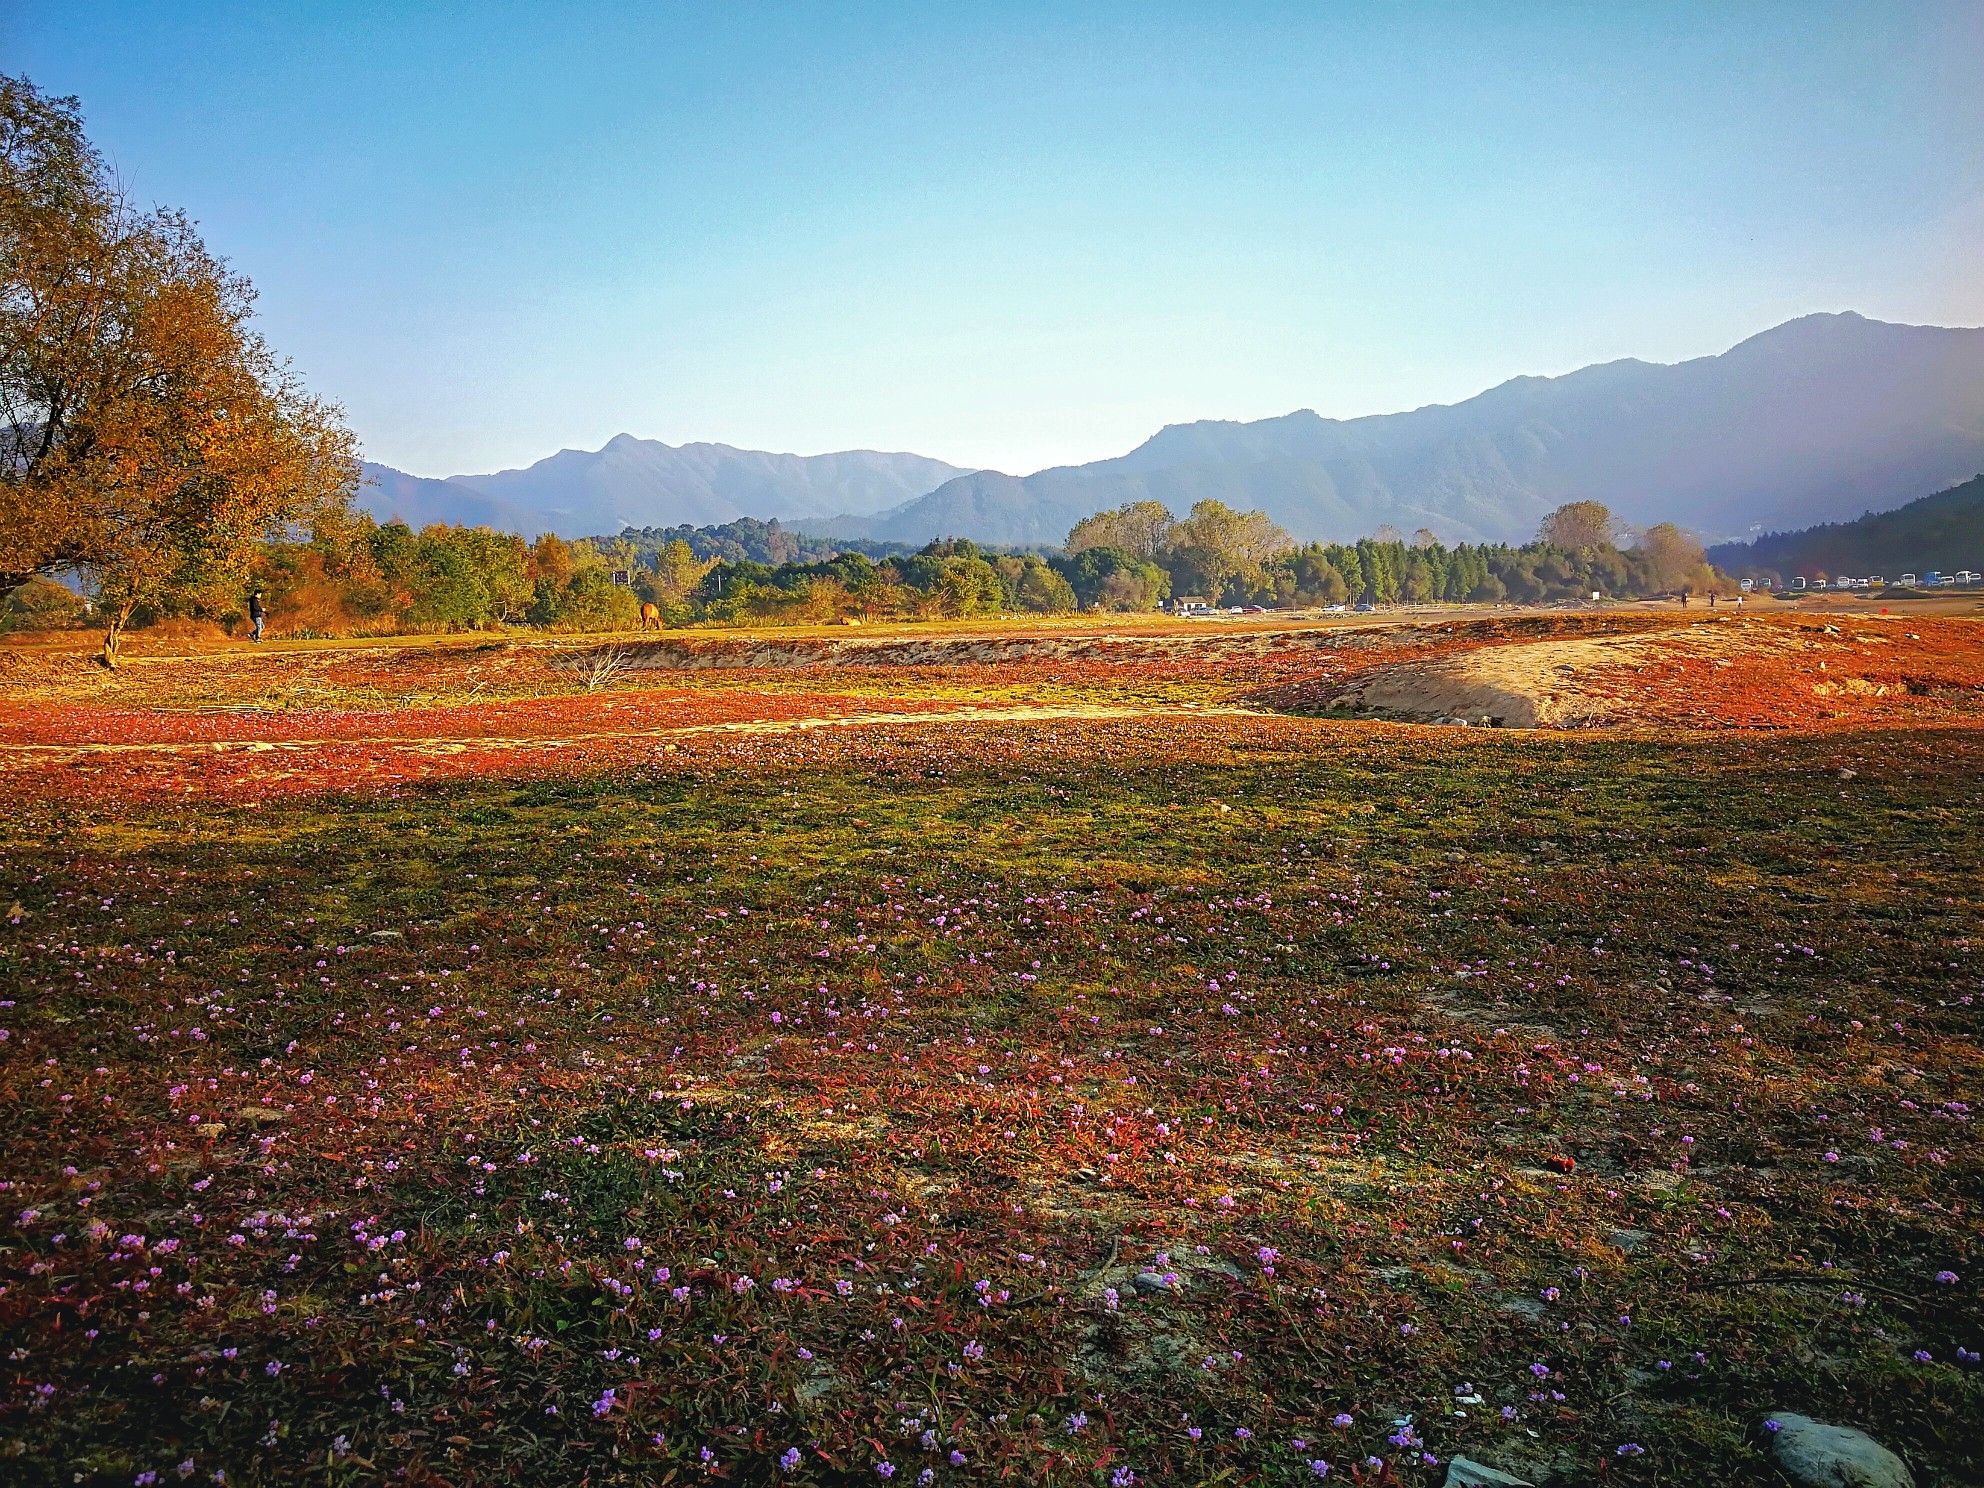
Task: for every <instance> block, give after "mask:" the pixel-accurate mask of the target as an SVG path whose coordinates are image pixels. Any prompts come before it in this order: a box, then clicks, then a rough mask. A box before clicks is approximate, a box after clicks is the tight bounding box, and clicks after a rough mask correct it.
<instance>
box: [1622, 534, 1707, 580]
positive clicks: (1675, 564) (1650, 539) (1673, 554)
mask: <svg viewBox="0 0 1984 1488" xmlns="http://www.w3.org/2000/svg"><path fill="white" fill-rule="evenodd" d="M1640 552H1641V553H1642V554H1643V555H1644V556H1645V559H1646V564H1647V572H1648V576H1649V578H1650V580H1651V582H1652V584H1653V587H1654V588H1655V589H1663V590H1665V589H1696V588H1707V587H1709V586H1710V585H1712V584H1713V583H1714V579H1715V576H1714V574H1713V573H1712V572H1711V571H1710V569H1709V566H1708V556H1707V554H1706V553H1704V552H1703V551H1702V545H1701V542H1700V541H1699V540H1698V539H1697V538H1696V537H1695V536H1694V535H1693V534H1692V533H1688V532H1683V531H1682V530H1681V529H1680V528H1679V527H1676V526H1675V525H1674V524H1673V523H1672V522H1661V523H1658V524H1656V525H1655V526H1652V527H1649V528H1647V530H1646V531H1645V532H1644V533H1642V534H1641V536H1640Z"/></svg>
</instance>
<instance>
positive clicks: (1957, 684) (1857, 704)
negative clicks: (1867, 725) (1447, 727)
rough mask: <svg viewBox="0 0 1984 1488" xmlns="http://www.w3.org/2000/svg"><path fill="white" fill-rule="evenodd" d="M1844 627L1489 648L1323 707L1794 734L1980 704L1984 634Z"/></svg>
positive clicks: (1928, 624)
mask: <svg viewBox="0 0 1984 1488" xmlns="http://www.w3.org/2000/svg"><path fill="white" fill-rule="evenodd" d="M1840 619H1841V621H1842V623H1841V624H1839V625H1835V624H1831V623H1829V622H1826V621H1821V620H1816V619H1815V620H1814V621H1810V622H1803V623H1800V622H1784V621H1776V620H1749V619H1744V620H1731V619H1715V620H1704V621H1700V622H1697V623H1695V624H1693V625H1690V626H1686V627H1682V628H1677V629H1671V630H1663V631H1658V632H1654V633H1649V634H1640V635H1623V636H1592V637H1580V638H1574V639H1564V640H1539V641H1533V642H1529V643H1527V644H1516V645H1500V646H1485V647H1481V648H1478V649H1474V650H1468V651H1463V652H1459V653H1457V654H1449V655H1444V656H1435V657H1429V658H1426V659H1422V660H1415V661H1409V662H1403V663H1400V664H1397V665H1391V666H1379V667H1376V668H1373V669H1371V670H1370V671H1367V672H1365V673H1363V674H1361V675H1359V676H1356V677H1354V678H1351V679H1348V680H1347V681H1346V683H1345V684H1344V685H1343V686H1342V687H1341V688H1339V689H1336V690H1335V691H1334V693H1333V695H1331V696H1330V697H1329V698H1328V699H1327V703H1328V705H1329V706H1330V707H1332V708H1335V709H1348V710H1357V711H1368V712H1374V713H1380V714H1385V715H1389V716H1392V717H1398V718H1407V719H1415V720H1423V721H1428V722H1455V723H1471V724H1492V725H1495V726H1498V727H1503V728H1594V727H1605V726H1616V725H1630V724H1636V723H1651V724H1674V723H1679V724H1687V725H1717V724H1720V725H1723V726H1751V727H1769V726H1773V725H1775V726H1790V725H1793V724H1806V723H1813V722H1823V721H1825V720H1826V719H1828V718H1836V717H1847V716H1851V717H1854V718H1856V719H1865V718H1866V717H1867V716H1868V710H1869V709H1870V708H1871V709H1872V711H1873V712H1874V713H1875V714H1879V713H1881V712H1886V711H1893V710H1895V709H1897V708H1899V709H1904V710H1906V711H1909V712H1918V711H1921V710H1923V709H1925V708H1926V709H1929V710H1932V711H1933V710H1938V709H1946V708H1950V707H1957V708H1964V707H1974V706H1975V705H1976V704H1977V703H1978V702H1979V701H1980V689H1984V628H1980V627H1978V626H1976V625H1974V624H1966V623H1965V622H1962V621H1955V622H1952V621H1923V622H1915V624H1914V625H1913V627H1912V628H1911V626H1910V624H1909V623H1908V622H1906V621H1903V620H1896V619H1883V618H1881V617H1874V616H1853V617H1847V616H1842V617H1840ZM1881 704H1887V705H1888V706H1887V707H1886V708H1883V707H1881V706H1879V705H1881Z"/></svg>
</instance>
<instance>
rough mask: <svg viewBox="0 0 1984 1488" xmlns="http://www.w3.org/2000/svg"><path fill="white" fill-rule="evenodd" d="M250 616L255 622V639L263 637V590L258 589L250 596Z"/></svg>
mask: <svg viewBox="0 0 1984 1488" xmlns="http://www.w3.org/2000/svg"><path fill="white" fill-rule="evenodd" d="M248 618H249V619H250V620H252V621H253V622H254V623H255V637H254V638H255V639H256V640H257V641H259V640H261V638H262V591H261V590H259V589H257V590H256V591H255V592H254V593H253V594H251V595H249V596H248Z"/></svg>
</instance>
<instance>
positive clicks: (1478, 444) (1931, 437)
mask: <svg viewBox="0 0 1984 1488" xmlns="http://www.w3.org/2000/svg"><path fill="white" fill-rule="evenodd" d="M1980 465H1984V330H1976V329H1949V328H1944V327H1939V326H1902V325H1891V324H1888V323H1886V322H1882V321H1874V320H1868V319H1866V318H1865V317H1863V316H1859V315H1854V314H1850V313H1847V314H1838V315H1810V316H1806V317H1804V318H1802V319H1799V320H1794V321H1790V322H1787V323H1786V324H1784V325H1781V326H1778V327H1776V328H1775V329H1773V330H1769V331H1765V332H1763V333H1761V334H1759V335H1756V336H1753V337H1751V338H1749V339H1748V340H1746V341H1743V342H1741V343H1740V344H1738V345H1737V346H1735V347H1732V348H1731V349H1730V350H1729V351H1726V352H1724V353H1722V354H1721V355H1719V356H1711V357H1700V358H1696V359H1695V360H1693V361H1687V362H1680V363H1676V364H1672V365H1666V364H1659V363H1650V362H1641V361H1634V360H1625V361H1617V362H1607V363H1603V364H1601V365H1597V366H1592V367H1586V368H1583V369H1582V370H1580V371H1576V372H1571V373H1568V374H1566V375H1564V376H1561V377H1518V378H1515V379H1514V380H1512V381H1510V382H1506V383H1503V384H1501V385H1500V386H1498V387H1494V388H1491V389H1489V390H1488V391H1487V392H1484V393H1481V394H1480V395H1478V396H1476V397H1473V398H1470V399H1468V400H1466V401H1465V402H1462V403H1456V404H1451V405H1434V406H1430V407H1426V408H1420V409H1416V410H1413V411H1412V412H1409V413H1393V414H1379V415H1374V416H1371V417H1367V418H1356V419H1341V420H1339V419H1326V418H1322V417H1320V416H1318V415H1317V414H1315V413H1313V412H1310V411H1308V410H1303V411H1301V412H1297V413H1291V414H1286V415H1283V416H1281V417H1279V418H1270V419H1262V420H1259V421H1258V422H1253V423H1232V422H1223V421H1204V422H1200V423H1192V424H1176V425H1171V426H1169V427H1167V428H1165V429H1162V430H1160V431H1159V432H1158V433H1157V434H1155V435H1153V436H1152V437H1151V438H1150V439H1148V440H1146V441H1145V442H1144V443H1143V444H1141V445H1139V446H1138V447H1137V448H1136V449H1134V450H1132V451H1130V452H1129V453H1128V454H1126V455H1122V456H1119V457H1117V458H1115V459H1110V460H1099V461H1096V462H1095V463H1093V464H1089V465H1078V466H1063V467H1058V468H1056V469H1051V470H1043V471H1040V472H1038V473H1037V474H1034V475H1030V476H1025V477H1014V476H1009V475H1001V474H998V473H996V472H990V471H980V472H976V473H972V474H967V475H961V476H959V477H957V478H956V479H954V480H952V481H950V482H948V483H946V484H945V485H943V486H940V487H938V488H937V489H936V490H935V491H932V492H931V493H930V494H929V495H927V496H923V497H921V498H919V499H917V500H915V501H911V502H908V503H906V504H905V505H903V506H901V507H898V508H896V509H894V510H892V511H887V512H883V513H880V514H878V515H875V516H872V517H867V518H862V517H859V516H853V515H849V516H844V517H840V518H837V519H835V520H834V521H831V522H819V521H805V520H802V521H800V522H797V523H795V524H794V525H796V526H798V527H801V528H803V529H804V530H806V531H809V532H813V533H817V534H820V535H823V536H832V535H839V536H847V537H857V536H858V537H867V538H875V539H883V540H893V541H899V542H922V541H927V540H928V539H930V538H933V537H940V536H958V537H970V538H973V539H975V540H977V541H980V542H993V543H1012V544H1027V543H1043V544H1049V543H1058V542H1059V541H1061V539H1062V538H1063V537H1064V536H1065V535H1066V533H1067V531H1068V529H1069V528H1070V527H1071V526H1073V525H1074V523H1075V522H1077V521H1079V520H1080V519H1081V518H1082V517H1084V516H1086V515H1088V514H1089V513H1090V512H1093V511H1097V510H1100V509H1102V508H1105V507H1112V506H1117V505H1120V504H1121V503H1122V502H1124V501H1131V500H1142V499H1156V500H1159V501H1162V502H1164V503H1165V504H1166V505H1167V506H1169V507H1171V509H1172V510H1173V511H1175V512H1178V513H1179V514H1180V515H1182V514H1183V513H1184V511H1185V509H1186V508H1188V507H1189V506H1190V505H1191V504H1192V503H1193V502H1194V501H1197V500H1200V499H1201V498H1204V497H1216V498H1218V499H1220V500H1223V501H1225V502H1227V503H1228V504H1229V505H1232V506H1238V507H1258V508H1260V509H1262V510H1264V511H1266V512H1267V513H1268V514H1269V515H1270V516H1271V517H1273V518H1274V519H1275V520H1276V521H1277V522H1279V523H1280V524H1281V525H1282V526H1283V527H1284V528H1286V529H1287V530H1288V532H1289V533H1290V534H1291V535H1293V536H1294V537H1296V538H1297V539H1301V540H1312V539H1313V540H1323V541H1349V540H1352V539H1354V538H1357V537H1359V536H1363V535H1367V534H1369V533H1370V532H1372V531H1373V530H1375V529H1376V528H1377V527H1378V526H1379V525H1380V524H1383V523H1390V524H1391V525H1393V526H1396V527H1398V528H1400V529H1402V530H1405V531H1411V530H1413V529H1415V528H1417V527H1420V526H1426V527H1430V528H1432V529H1433V531H1434V532H1435V533H1437V534H1438V535H1439V536H1440V537H1442V538H1443V539H1445V540H1447V541H1449V542H1453V541H1475V542H1479V541H1503V542H1519V541H1522V540H1525V539H1527V538H1530V537H1532V536H1534V534H1535V532H1536V527H1537V523H1538V522H1539V520H1540V519H1541V518H1542V516H1543V515H1544V514H1545V513H1546V512H1548V511H1549V510H1551V509H1552V508H1553V507H1555V506H1557V505H1559V504H1560V503H1562V502H1564V501H1568V500H1575V499H1582V498H1593V499H1596V500H1599V501H1603V502H1605V503H1606V504H1607V505H1608V506H1610V507H1612V508H1613V510H1614V511H1615V512H1616V513H1617V514H1618V515H1620V516H1621V517H1624V518H1625V519H1626V520H1628V521H1630V522H1635V523H1640V524H1650V523H1653V522H1661V521H1674V522H1678V523H1680V524H1682V525H1683V526H1687V527H1691V528H1694V529H1695V530H1697V531H1700V532H1702V533H1703V534H1704V535H1705V536H1707V537H1709V538H1710V539H1716V538H1732V537H1737V536H1740V535H1742V534H1744V533H1746V532H1748V531H1753V530H1756V529H1757V528H1760V527H1772V526H1776V527H1791V526H1806V525H1809V524H1811V523H1813V522H1819V521H1826V520H1831V519H1837V518H1844V517H1849V516H1852V515H1855V514H1857V513H1859V512H1861V511H1865V510H1868V509H1874V510H1880V509H1884V508H1887V507H1891V506H1894V505H1897V504H1899V503H1901V502H1904V501H1908V500H1911V499H1913V498H1914V497H1916V496H1919V495H1922V494H1925V493H1927V492H1930V491H1934V490H1937V489H1940V488H1941V487H1944V486H1948V485H1950V484H1952V483H1953V482H1955V481H1958V480H1961V479H1963V478H1964V477H1965V476H1967V475H1969V474H1970V473H1971V472H1973V471H1975V470H1977V469H1978V468H1979V467H1980Z"/></svg>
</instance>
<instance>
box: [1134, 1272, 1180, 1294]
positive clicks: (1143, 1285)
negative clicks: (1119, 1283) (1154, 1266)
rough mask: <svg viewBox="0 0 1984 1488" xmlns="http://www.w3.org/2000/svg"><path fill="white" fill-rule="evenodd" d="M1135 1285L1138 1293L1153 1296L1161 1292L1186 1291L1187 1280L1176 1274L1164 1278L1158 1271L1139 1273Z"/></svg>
mask: <svg viewBox="0 0 1984 1488" xmlns="http://www.w3.org/2000/svg"><path fill="white" fill-rule="evenodd" d="M1135 1285H1136V1288H1137V1290H1138V1291H1140V1292H1148V1293H1150V1294H1152V1295H1156V1294H1157V1293H1159V1292H1181V1291H1183V1290H1184V1289H1185V1278H1184V1277H1182V1276H1178V1275H1175V1274H1174V1275H1171V1276H1164V1275H1161V1274H1159V1273H1158V1272H1156V1271H1139V1272H1138V1273H1137V1279H1136V1283H1135Z"/></svg>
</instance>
